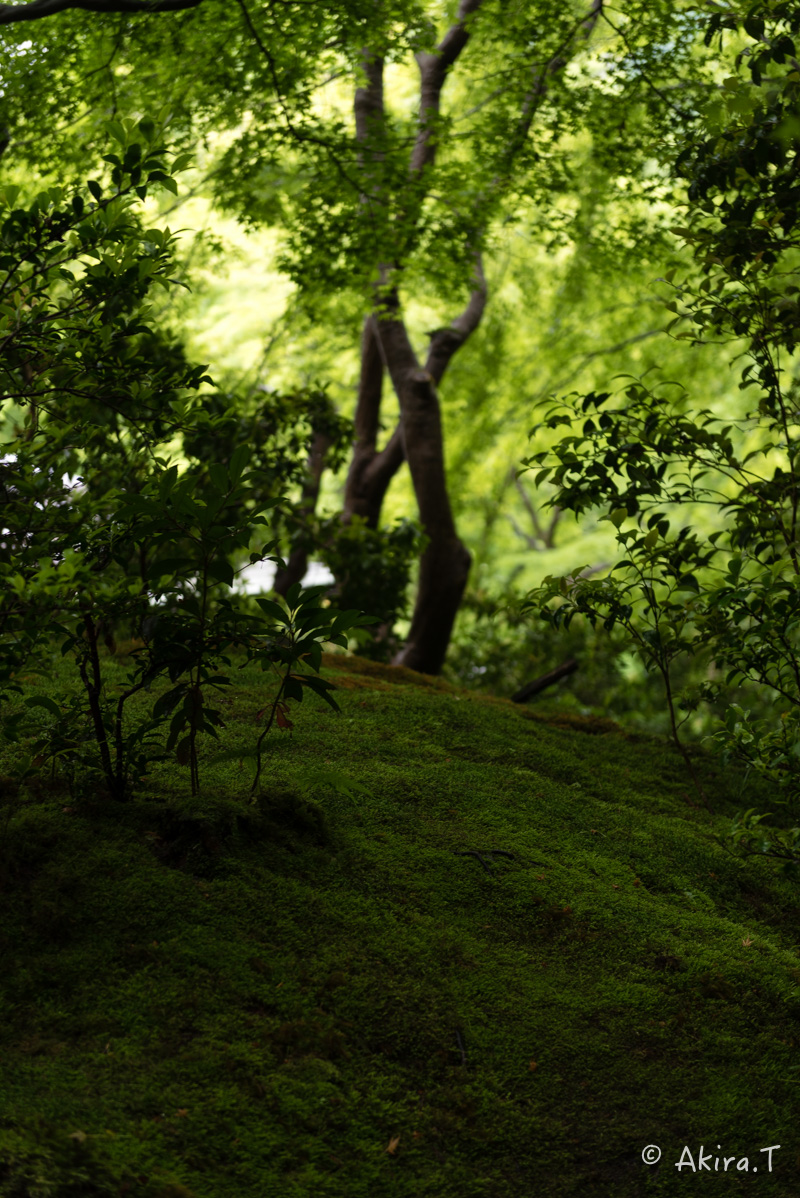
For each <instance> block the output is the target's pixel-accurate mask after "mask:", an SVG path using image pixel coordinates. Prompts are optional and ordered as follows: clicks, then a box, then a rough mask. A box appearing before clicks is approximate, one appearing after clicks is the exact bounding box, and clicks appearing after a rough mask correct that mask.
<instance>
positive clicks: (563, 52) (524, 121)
mask: <svg viewBox="0 0 800 1198" xmlns="http://www.w3.org/2000/svg"><path fill="white" fill-rule="evenodd" d="M604 3H605V0H591V3H590V5H589V14H588V16H587V17H585V18H584V19H583V20H582V21H579V22H578V23H577V24H576V25H575V26H574V27H573V28H572V29H571V30H570V32H569V34H568V36H567V37H566V38H565V39H564V41H563V42H562V43H561V45H560V46H559V47H558V49H557V50H556V52H555V54H554V55H553V56H552V58H551V59H550V60H549V62H547V63H545V65H544V66H543V67H536V66H534V67H533V70H532V72H531V73H532V75H533V86H532V87H531V89H530V91H529V92H528V93H527V95H526V96H525V98H524V100H523V102H522V110H521V112H520V116H519V120H518V122H517V127H516V129H515V130H514V132H513V133H512V135H511V137H510V138H509V141H508V151H507V153H506V156H505V157H506V162H507V164H508V165H509V166H510V165H511V162H512V161H513V159H514V158H515V156H516V155H517V154H518V153H519V150H520V149H521V147H522V145H523V143H524V142H525V139H526V138H527V136H528V134H529V132H530V128H531V125H532V124H533V118H534V117H535V116H536V113H537V112H538V111H539V106H540V104H541V103H542V101H543V100H544V98H545V96H546V95H547V88H548V84H549V82H550V79H551V78H552V77H553V76H554V75H557V74H558V72H559V71H561V70H563V68H564V67H565V66H566V65H567V63H568V62H569V58H570V56H569V55H568V53H567V51H568V50H569V49H570V48H571V47H572V44H573V42H574V41H575V38H576V36H577V35H578V34H580V35H581V37H582V39H583V41H588V39H589V38H590V37H591V34H592V30H593V29H594V27H595V25H596V24H597V22H598V21H599V19H600V16H601V14H602V13H603V4H604Z"/></svg>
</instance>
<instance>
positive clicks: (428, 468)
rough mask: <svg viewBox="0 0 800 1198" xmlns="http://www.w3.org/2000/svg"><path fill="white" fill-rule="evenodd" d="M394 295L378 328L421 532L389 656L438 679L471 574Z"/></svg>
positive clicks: (432, 399)
mask: <svg viewBox="0 0 800 1198" xmlns="http://www.w3.org/2000/svg"><path fill="white" fill-rule="evenodd" d="M398 310H399V302H398V300H397V297H396V295H393V296H392V297H391V298H390V300H389V302H388V303H387V305H386V309H385V311H388V312H389V313H390V315H389V316H388V318H386V317H384V318H382V319H380V320H378V322H377V324H376V329H377V333H378V336H379V338H380V342H381V346H382V347H383V351H384V356H385V360H386V364H387V366H388V368H389V373H390V375H391V379H392V384H393V386H394V389H395V392H396V393H397V397H398V400H399V402H400V412H401V428H402V437H403V445H404V449H405V457H406V461H407V462H408V465H409V469H410V470H411V479H412V482H413V484H414V494H415V495H416V497H417V504H418V505H419V515H420V521H421V523H422V528H423V531H424V532H425V535H426V536H427V537H428V538H429V542H428V546H427V548H426V549H425V552H424V553H423V555H422V558H421V560H420V573H419V585H418V589H417V600H416V604H415V607H414V615H413V617H412V621H411V630H410V632H409V635H408V640H407V642H406V644H405V645H404V647H403V648H402V649H401V650H400V652H399V653H398V654H397V656H396V657H395V659H394V664H395V665H402V666H407V667H409V669H412V670H419V671H420V673H423V674H438V673H439V671H440V670H441V668H442V665H443V663H444V658H445V654H446V652H447V646H448V643H449V641H450V633H451V632H452V629H453V622H454V620H455V618H456V613H457V612H458V608H459V604H460V603H461V597H462V595H463V594H464V588H465V586H466V584H467V578H468V576H469V568H470V564H471V561H472V558H471V556H470V554H469V551H468V550H467V548H466V546H465V545H464V544H463V543H462V541H461V540H459V537H458V534H457V532H456V527H455V522H454V520H453V513H452V509H451V507H450V498H449V496H448V493H447V480H446V475H445V466H444V439H443V436H442V421H441V413H440V410H439V397H438V395H437V393H436V386H435V382H434V377H433V375H432V373H431V372H430V370H424V369H423V368H422V367H421V366H420V364H419V362H418V361H417V357H416V354H415V353H414V350H413V349H412V347H411V342H410V341H409V338H408V333H407V331H406V327H405V324H404V322H403V321H402V320H401V319H400V318H399V316H398V315H396V314H397V312H398Z"/></svg>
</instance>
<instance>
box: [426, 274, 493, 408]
mask: <svg viewBox="0 0 800 1198" xmlns="http://www.w3.org/2000/svg"><path fill="white" fill-rule="evenodd" d="M488 294H489V293H488V288H487V286H486V276H485V274H484V273H483V261H482V258H481V255H480V253H476V254H475V267H474V271H473V289H472V293H471V295H470V297H469V300H468V302H467V306H466V308H465V309H464V311H463V312H462V313H461V315H460V316H458V317H456V319H455V320H454V321H452V323H451V324H450V325H449V326H448V327H447V328H444V329H436V331H435V332H433V333H431V341H430V346H429V348H428V357H427V360H426V362H425V369H426V370H427V372H428V374H430V375H431V377H432V378H433V381H434V382H435V383H437V384H438V383H440V382H441V381H442V376H443V375H444V372H445V370H446V369H447V367H448V366H449V364H450V360H451V358H452V357H453V354H455V353H456V351H457V350H459V349H460V348H461V346H462V345H463V344H464V342H465V341H466V340H467V338H468V337H469V336H470V335H471V334H472V333H474V332H475V330H476V329H477V327H478V325H479V324H480V322H481V319H482V317H483V313H484V311H485V310H486V303H487V300H488Z"/></svg>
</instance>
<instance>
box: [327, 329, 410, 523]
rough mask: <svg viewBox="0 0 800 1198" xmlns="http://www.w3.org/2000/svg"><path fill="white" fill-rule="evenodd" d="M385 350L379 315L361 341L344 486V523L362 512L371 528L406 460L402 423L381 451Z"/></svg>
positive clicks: (377, 518) (376, 521) (365, 331)
mask: <svg viewBox="0 0 800 1198" xmlns="http://www.w3.org/2000/svg"><path fill="white" fill-rule="evenodd" d="M383 374H384V366H383V352H382V349H381V344H380V340H379V338H378V334H377V325H376V318H375V316H374V315H370V316H368V317H367V319H366V320H365V321H364V334H363V338H362V342H361V376H360V379H359V384H358V400H357V403H356V415H355V440H354V442H353V456H352V458H351V461H350V469H349V471H348V474H347V482H346V483H345V489H344V511H343V514H342V521H343V523H345V524H347V523H349V521H350V520H351V519H352V518H353V516H362V517H363V518H364V519H365V520H366V521H367V524H368V526H369V527H370V528H377V527H378V521H379V520H380V515H381V507H382V506H383V500H384V496H385V495H386V491H387V488H388V486H389V483H390V482H391V481H392V479H393V477H394V475H395V474H396V473H397V471H398V470H399V468H400V466H401V465H402V463H403V461H404V460H405V452H404V449H403V437H402V432H401V430H400V426H399V425H398V427H397V428H396V429H395V431H394V433H393V434H392V436H391V437H390V439H389V441H388V442H387V443H386V445H385V446H384V448H383V449H382V450H381V451H380V452H379V451H378V448H377V441H378V430H379V428H380V410H381V399H382V396H383Z"/></svg>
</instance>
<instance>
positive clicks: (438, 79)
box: [410, 0, 483, 176]
mask: <svg viewBox="0 0 800 1198" xmlns="http://www.w3.org/2000/svg"><path fill="white" fill-rule="evenodd" d="M482 4H483V0H461V3H460V4H459V6H458V15H457V17H456V21H455V24H453V25H451V26H450V28H449V29H448V31H447V33H446V34H445V35H444V37H443V38H442V40H441V42H440V43H439V45H438V46H437V47H436V49H435V51H434V52H433V53H432V54H427V53H422V54H417V56H416V59H417V63H418V65H419V72H420V97H419V121H418V127H417V138H416V142H415V144H414V149H413V151H412V153H411V165H410V171H411V174H412V176H413V175H419V174H420V173H421V172H422V171H423V170H424V168H425V167H426V166H431V165H432V164H433V160H434V158H435V156H436V140H435V138H434V136H433V125H434V124H435V121H436V117H437V116H438V115H439V108H440V103H441V98H442V88H443V87H444V84H445V81H446V79H447V75H448V73H449V71H450V68H451V67H452V66H453V64H454V63H455V61H456V59H457V58H458V56H459V54H460V53H461V51H462V50H463V49H464V47H465V46H466V44H467V42H468V41H469V27H468V26H469V18H470V17H471V16H472V15H473V14H474V13H476V12H477V11H478V9H479V8H480V7H481V5H482Z"/></svg>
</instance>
